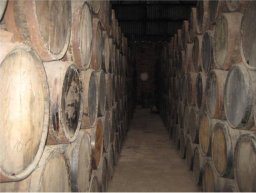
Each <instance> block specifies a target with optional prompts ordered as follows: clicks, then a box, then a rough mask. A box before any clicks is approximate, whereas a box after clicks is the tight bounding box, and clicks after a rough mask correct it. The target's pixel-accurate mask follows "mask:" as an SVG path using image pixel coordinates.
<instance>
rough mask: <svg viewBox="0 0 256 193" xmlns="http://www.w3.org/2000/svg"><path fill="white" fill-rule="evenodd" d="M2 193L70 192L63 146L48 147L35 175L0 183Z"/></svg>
mask: <svg viewBox="0 0 256 193" xmlns="http://www.w3.org/2000/svg"><path fill="white" fill-rule="evenodd" d="M0 191H1V192H4V191H6V192H70V191H71V184H70V175H69V164H68V162H67V160H66V158H65V156H64V147H63V146H62V145H54V146H46V147H45V149H44V153H43V155H42V157H41V159H40V162H39V163H38V165H37V167H36V168H35V170H34V171H33V173H32V174H31V175H30V176H28V177H27V178H25V179H24V180H21V181H17V182H9V183H0Z"/></svg>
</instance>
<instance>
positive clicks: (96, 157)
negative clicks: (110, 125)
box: [87, 118, 104, 169]
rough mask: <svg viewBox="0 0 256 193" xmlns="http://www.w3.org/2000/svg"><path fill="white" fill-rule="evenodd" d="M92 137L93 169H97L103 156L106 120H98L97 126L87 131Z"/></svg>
mask: <svg viewBox="0 0 256 193" xmlns="http://www.w3.org/2000/svg"><path fill="white" fill-rule="evenodd" d="M87 131H88V132H89V133H90V135H91V146H92V167H93V169H97V168H98V167H99V164H100V160H101V158H102V154H103V139H104V120H103V118H97V121H96V125H95V126H94V127H92V128H91V129H87Z"/></svg>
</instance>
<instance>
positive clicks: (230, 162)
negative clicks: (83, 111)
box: [161, 0, 256, 191]
mask: <svg viewBox="0 0 256 193" xmlns="http://www.w3.org/2000/svg"><path fill="white" fill-rule="evenodd" d="M255 8H256V3H255V2H253V1H235V2H231V1H208V0H204V1H198V4H197V6H196V7H193V8H192V9H191V15H190V20H189V21H187V20H185V21H184V23H183V25H182V27H181V28H180V29H178V30H177V33H176V34H175V35H173V36H172V37H171V38H170V41H169V43H168V44H166V45H163V47H164V48H163V50H165V49H168V55H167V56H166V55H164V54H163V56H162V57H165V58H162V61H161V72H162V73H163V77H164V78H163V79H162V88H161V95H162V100H163V101H164V102H163V103H164V104H162V107H161V116H162V118H163V120H164V123H165V125H166V127H167V128H168V131H169V134H170V136H171V138H172V139H173V141H174V143H175V144H176V147H177V148H178V149H179V154H180V156H181V158H183V159H186V161H187V163H188V168H189V169H190V170H191V169H192V170H193V175H194V177H195V182H196V183H197V184H198V185H201V186H202V190H203V191H255V190H256V189H255V185H254V183H253V179H254V178H253V177H252V175H253V173H254V172H255V167H254V162H255V151H254V148H255V109H256V108H255V107H256V104H255V97H254V95H255V94H254V93H255V88H256V81H255V69H256V68H255V66H256V65H255V59H254V58H255V57H254V56H255V48H254V44H255V32H256V30H255V28H254V27H252V26H251V23H252V22H253V15H254V14H255ZM187 26H188V27H187ZM188 36H189V37H188ZM245 176H248V177H245Z"/></svg>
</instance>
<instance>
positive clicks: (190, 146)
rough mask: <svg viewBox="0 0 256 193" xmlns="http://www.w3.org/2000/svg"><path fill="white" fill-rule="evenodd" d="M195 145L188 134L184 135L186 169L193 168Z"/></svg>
mask: <svg viewBox="0 0 256 193" xmlns="http://www.w3.org/2000/svg"><path fill="white" fill-rule="evenodd" d="M195 147H196V145H195V144H194V143H193V142H192V140H191V138H190V136H189V135H187V137H186V162H187V165H188V169H189V170H192V169H193V161H194V151H195Z"/></svg>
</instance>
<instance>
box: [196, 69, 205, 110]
mask: <svg viewBox="0 0 256 193" xmlns="http://www.w3.org/2000/svg"><path fill="white" fill-rule="evenodd" d="M206 79H207V75H206V74H205V73H204V72H199V73H198V74H197V77H196V107H197V108H198V109H201V108H203V107H204V105H205V87H206Z"/></svg>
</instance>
